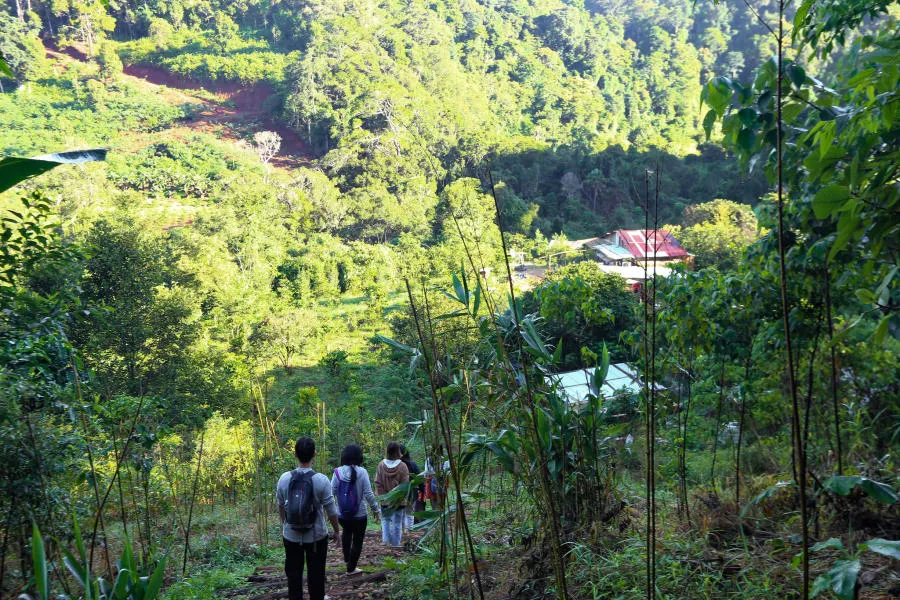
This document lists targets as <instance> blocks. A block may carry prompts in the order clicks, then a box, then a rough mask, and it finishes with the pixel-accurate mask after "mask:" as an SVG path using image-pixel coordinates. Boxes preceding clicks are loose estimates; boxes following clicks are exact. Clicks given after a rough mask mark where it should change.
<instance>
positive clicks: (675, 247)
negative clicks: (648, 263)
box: [616, 229, 688, 260]
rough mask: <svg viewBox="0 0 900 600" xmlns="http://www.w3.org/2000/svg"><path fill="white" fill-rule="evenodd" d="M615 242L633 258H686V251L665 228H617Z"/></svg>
mask: <svg viewBox="0 0 900 600" xmlns="http://www.w3.org/2000/svg"><path fill="white" fill-rule="evenodd" d="M616 242H617V243H618V245H620V246H622V247H623V248H625V249H627V250H628V251H629V252H630V253H631V256H633V257H634V258H638V259H641V260H643V259H644V251H645V250H646V252H647V258H649V259H653V257H654V256H655V257H656V258H658V259H663V258H687V257H688V253H687V251H686V250H685V249H684V248H682V247H681V244H679V243H678V240H676V239H675V237H674V236H673V235H672V234H671V233H669V232H668V231H666V230H665V229H619V230H617V231H616Z"/></svg>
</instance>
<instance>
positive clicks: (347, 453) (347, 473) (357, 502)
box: [331, 444, 381, 575]
mask: <svg viewBox="0 0 900 600" xmlns="http://www.w3.org/2000/svg"><path fill="white" fill-rule="evenodd" d="M362 464H363V451H362V448H360V447H359V446H357V445H356V444H349V445H347V446H345V447H344V451H343V452H341V466H340V467H338V468H337V469H335V470H334V477H332V478H331V490H332V491H333V492H334V497H335V498H337V504H338V511H339V516H338V521H339V522H340V524H341V530H342V531H341V546H342V548H343V551H344V564H346V565H347V575H359V574H360V573H362V570H360V569H357V568H356V565H357V563H358V562H359V555H360V553H361V552H362V545H363V540H364V539H365V537H366V526H367V525H368V523H369V521H368V517H369V513H368V510H367V508H366V504H368V505H369V506H370V507H371V508H372V513H373V514H374V515H375V518H376V519H378V520H381V509H380V508H379V507H378V502H377V501H376V500H375V494H374V492H372V483H371V482H370V481H369V473H368V471H366V470H365V469H364V468H363V467H362ZM363 498H365V500H366V501H365V502H363V501H362V500H363Z"/></svg>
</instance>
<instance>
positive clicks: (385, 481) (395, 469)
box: [375, 442, 409, 546]
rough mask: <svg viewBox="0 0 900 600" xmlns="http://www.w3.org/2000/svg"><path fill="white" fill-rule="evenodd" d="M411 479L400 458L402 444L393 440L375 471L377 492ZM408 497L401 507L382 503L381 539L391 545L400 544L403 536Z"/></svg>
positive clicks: (388, 489) (383, 491)
mask: <svg viewBox="0 0 900 600" xmlns="http://www.w3.org/2000/svg"><path fill="white" fill-rule="evenodd" d="M408 481H409V469H407V468H406V465H405V464H403V461H401V460H400V444H398V443H397V442H391V443H390V444H388V445H387V450H386V452H385V458H384V460H382V461H381V462H380V463H378V469H377V470H376V471H375V492H376V493H377V494H378V495H379V496H383V495H384V494H387V493H388V492H390V491H391V490H392V489H394V488H395V487H397V486H398V485H400V484H401V483H406V482H408ZM404 506H406V498H403V499H402V500H401V501H400V502H399V507H394V506H388V505H384V504H382V505H381V541H382V543H384V544H390V545H391V546H399V545H400V539H401V538H402V536H403V518H404V517H405V516H406V512H405V511H404V510H403V507H404Z"/></svg>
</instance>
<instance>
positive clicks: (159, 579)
mask: <svg viewBox="0 0 900 600" xmlns="http://www.w3.org/2000/svg"><path fill="white" fill-rule="evenodd" d="M165 572H166V557H165V556H164V557H163V558H162V560H161V561H159V564H158V565H156V570H155V571H153V575H151V576H150V580H149V581H148V582H147V591H146V592H145V593H144V600H156V597H157V596H158V595H159V591H160V590H161V589H162V583H163V575H164V574H165Z"/></svg>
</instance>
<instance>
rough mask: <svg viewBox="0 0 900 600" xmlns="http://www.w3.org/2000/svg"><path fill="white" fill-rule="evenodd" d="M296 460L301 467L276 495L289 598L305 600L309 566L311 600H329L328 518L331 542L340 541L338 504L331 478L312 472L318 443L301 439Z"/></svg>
mask: <svg viewBox="0 0 900 600" xmlns="http://www.w3.org/2000/svg"><path fill="white" fill-rule="evenodd" d="M294 456H296V457H297V462H298V463H299V466H298V467H297V468H296V469H294V470H293V471H288V472H287V473H284V474H283V475H282V476H281V478H280V479H279V480H278V486H277V488H276V493H275V497H276V498H277V500H278V514H279V516H280V517H281V535H282V538H283V541H284V574H285V575H286V576H287V581H288V598H289V599H290V600H303V564H304V562H305V563H306V581H307V585H308V589H309V598H310V600H328V596H326V595H325V559H326V557H327V555H328V537H329V535H328V527H327V526H326V525H325V515H326V514H327V515H328V520H329V521H331V526H332V528H333V529H334V531H333V533H332V534H331V539H333V540H334V541H337V539H338V527H339V523H338V510H337V504H336V502H335V500H334V496H333V495H332V493H331V484H330V482H329V481H328V477H326V476H325V475H322V474H321V473H316V472H315V471H314V470H313V469H312V460H313V458H314V457H315V456H316V443H315V442H314V441H313V440H311V439H310V438H308V437H302V438H300V439H299V440H297V444H296V445H295V446H294Z"/></svg>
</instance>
